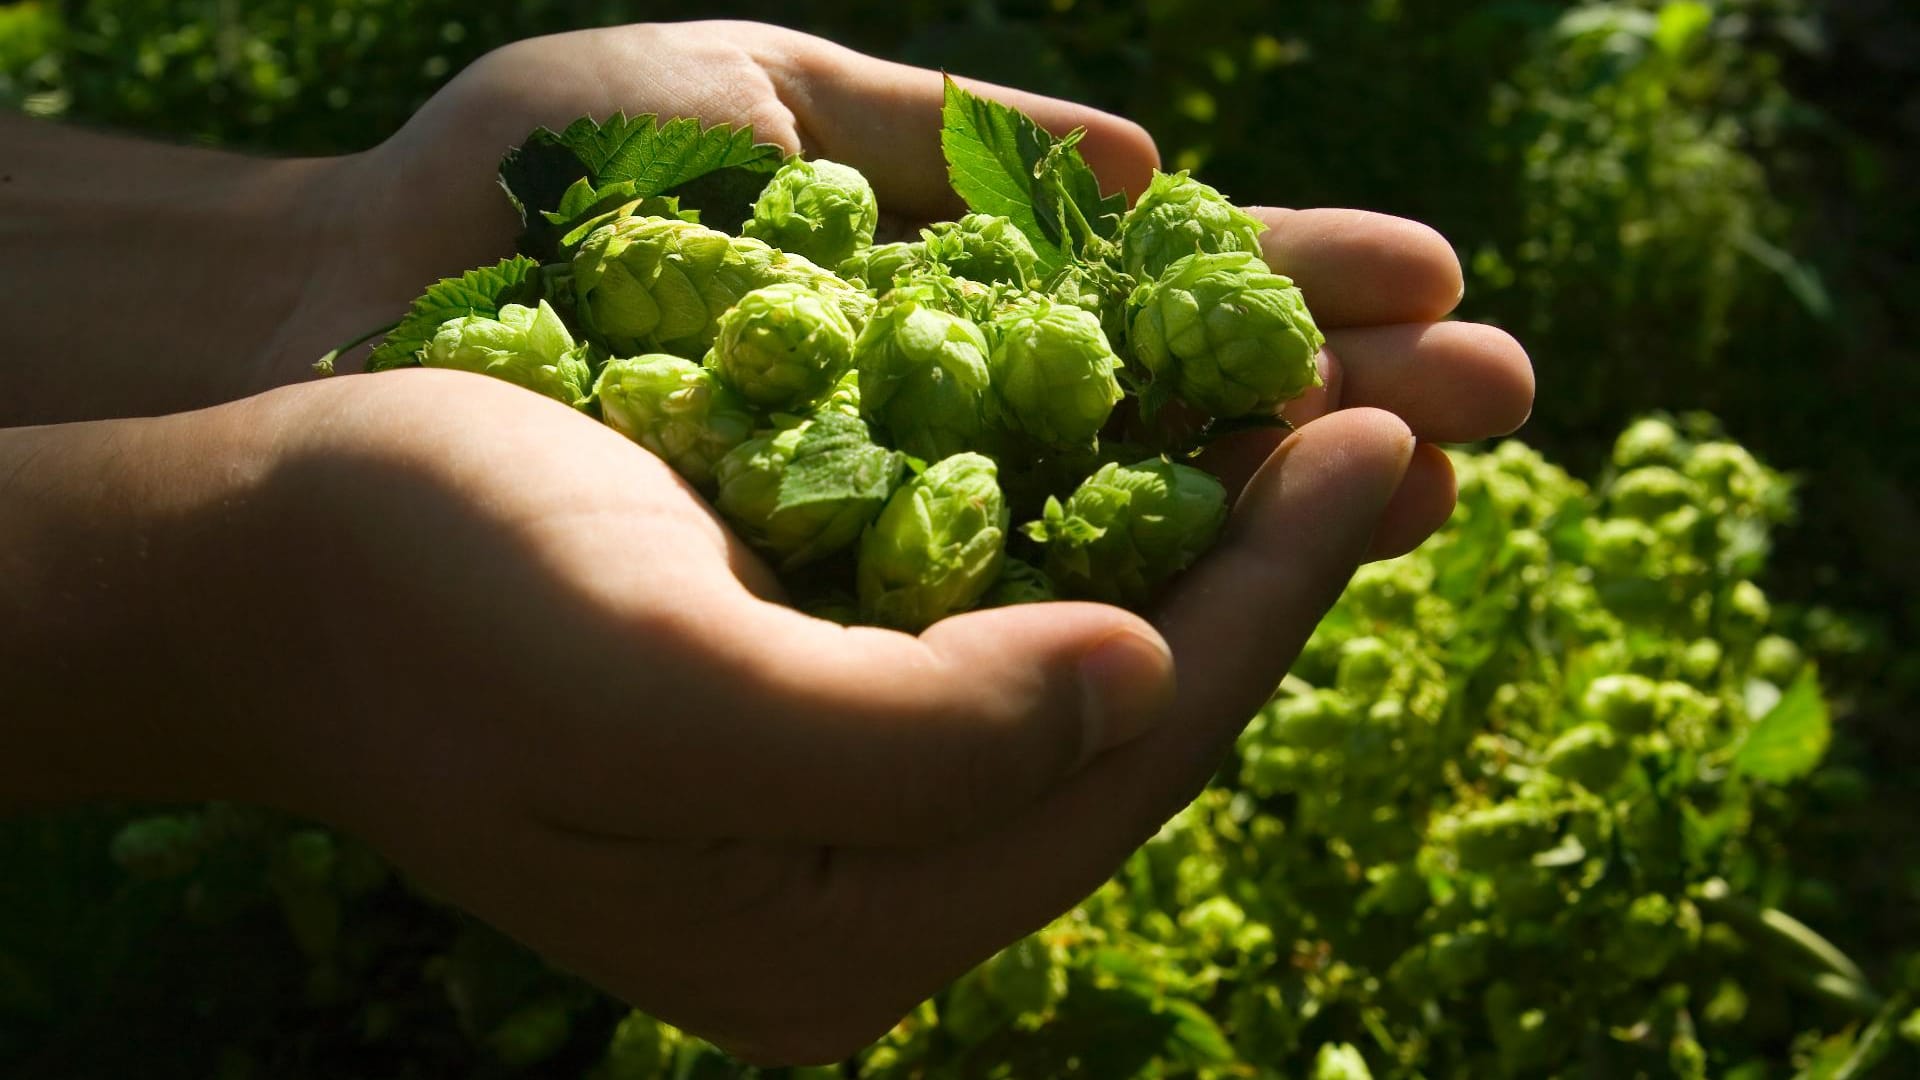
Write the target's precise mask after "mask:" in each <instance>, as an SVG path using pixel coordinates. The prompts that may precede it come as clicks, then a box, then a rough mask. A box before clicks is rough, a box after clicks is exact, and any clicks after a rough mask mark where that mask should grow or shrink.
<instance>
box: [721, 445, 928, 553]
mask: <svg viewBox="0 0 1920 1080" xmlns="http://www.w3.org/2000/svg"><path fill="white" fill-rule="evenodd" d="M850 422H851V423H853V424H855V425H858V421H850ZM817 423H819V419H818V418H816V419H810V420H804V421H801V422H800V423H797V424H794V425H792V426H791V427H787V428H783V429H780V430H777V431H773V432H769V433H767V434H764V435H758V436H755V437H754V438H752V439H749V440H747V441H746V442H744V443H741V444H740V445H739V446H737V447H735V448H734V449H733V450H732V451H731V452H729V453H728V454H727V455H726V456H725V457H723V458H721V459H720V461H719V462H718V463H717V464H716V465H715V466H714V479H715V481H716V483H717V485H718V489H719V494H718V496H717V497H716V498H715V500H714V506H715V508H716V509H718V510H719V511H720V514H721V516H723V517H725V518H726V519H727V522H728V523H729V524H730V525H732V526H733V527H734V529H735V530H737V531H738V532H739V533H740V535H741V536H742V537H744V538H745V539H746V540H747V542H748V543H750V544H752V545H753V546H754V547H755V548H756V549H758V550H759V551H761V552H762V553H764V554H765V555H767V556H768V557H769V558H771V559H773V560H775V562H776V564H777V565H778V567H779V568H780V569H781V570H794V569H798V568H799V567H802V566H806V565H807V564H809V563H813V562H817V561H819V560H821V559H823V558H825V557H827V556H829V555H832V554H833V553H835V552H837V551H840V550H842V549H844V548H846V547H848V546H850V545H851V544H852V543H853V542H854V541H855V540H857V539H859V537H860V531H861V530H862V529H864V528H866V526H867V523H868V522H870V521H872V520H873V519H874V518H875V517H876V516H877V515H878V514H879V513H880V510H881V508H882V507H883V506H884V505H886V502H887V494H888V492H889V491H890V490H891V488H892V480H893V478H894V477H897V476H898V475H899V470H900V464H899V462H898V460H897V458H896V457H895V456H893V455H887V454H885V453H884V452H881V453H880V454H879V455H878V456H879V457H880V458H881V459H882V461H883V464H882V465H880V466H879V468H880V469H881V470H882V471H884V473H885V474H886V475H885V478H884V480H883V482H882V483H881V485H880V486H879V488H878V489H877V491H876V490H875V489H873V488H871V487H869V488H867V489H865V490H861V491H836V492H833V493H831V494H828V495H827V496H825V497H815V498H807V499H804V500H796V499H795V498H793V497H792V495H791V492H789V491H787V490H785V488H786V482H787V480H788V479H789V474H790V472H791V471H792V469H793V466H794V463H795V459H796V457H798V456H800V455H801V454H802V452H803V448H804V446H805V445H806V442H807V434H808V433H809V432H810V431H811V430H813V428H814V426H815V424H817ZM862 434H863V435H864V433H862ZM869 449H876V450H877V448H872V447H869Z"/></svg>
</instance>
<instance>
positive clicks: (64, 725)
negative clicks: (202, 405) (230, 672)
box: [0, 407, 270, 808]
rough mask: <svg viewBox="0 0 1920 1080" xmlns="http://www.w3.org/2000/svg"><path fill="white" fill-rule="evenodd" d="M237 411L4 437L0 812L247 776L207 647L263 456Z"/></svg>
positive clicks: (0, 456)
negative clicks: (224, 546)
mask: <svg viewBox="0 0 1920 1080" xmlns="http://www.w3.org/2000/svg"><path fill="white" fill-rule="evenodd" d="M234 413H235V410H234V409H233V408H232V407H229V409H227V410H215V411H212V412H203V413H194V414H186V415H181V416H169V417H163V418H159V419H152V420H146V419H137V420H114V421H97V422H90V423H75V424H63V425H54V426H45V427H30V428H14V429H8V430H0V808H6V807H9V806H14V807H17V806H22V805H31V804H36V803H49V802H61V801H68V800H73V799H80V798H88V797H97V796H142V797H172V796H189V795H213V794H216V793H220V792H221V791H222V789H223V787H224V786H225V785H226V778H227V777H231V776H233V775H236V771H235V770H234V769H233V767H232V765H231V763H230V761H229V760H228V758H229V757H230V755H231V754H232V753H233V752H234V751H233V748H232V746H231V745H230V740H226V739H223V738H222V737H220V736H219V735H217V734H216V732H217V731H218V729H219V720H220V718H219V716H218V712H219V709H218V708H217V707H216V706H215V704H214V701H215V699H214V696H213V695H212V694H211V693H210V692H209V691H210V688H209V686H208V683H209V681H210V680H209V679H208V677H207V674H206V673H207V672H208V671H209V670H211V668H210V665H209V664H208V663H206V662H205V657H204V655H203V653H204V649H202V648H201V647H200V645H199V643H201V642H204V641H207V640H210V639H209V638H208V636H207V635H206V633H205V631H206V629H207V627H206V626H205V625H204V624H205V620H207V619H208V618H210V617H212V612H213V604H212V602H211V600H210V597H211V596H213V595H214V594H216V593H217V592H218V590H219V577H220V573H219V565H220V562H221V561H222V560H221V556H220V554H219V552H218V544H219V542H220V535H221V533H222V525H223V520H224V519H226V518H230V517H233V516H236V515H241V514H244V513H245V512H246V506H247V502H248V499H249V496H250V493H251V492H252V491H253V490H254V489H255V487H256V485H257V481H258V478H259V474H260V473H261V472H262V471H263V470H264V468H265V465H264V462H266V461H267V460H268V459H269V458H270V453H269V452H268V451H267V447H266V446H265V445H264V443H263V442H262V440H263V439H265V438H266V436H264V435H260V434H256V432H258V431H260V430H261V429H260V428H259V427H258V426H255V425H250V424H248V423H246V422H245V421H246V418H245V417H243V416H238V415H234Z"/></svg>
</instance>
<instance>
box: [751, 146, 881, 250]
mask: <svg viewBox="0 0 1920 1080" xmlns="http://www.w3.org/2000/svg"><path fill="white" fill-rule="evenodd" d="M879 220H880V205H879V203H877V202H875V201H874V197H873V187H872V186H871V185H869V184H868V183H867V178H866V177H864V176H862V175H860V171H859V170H858V169H855V168H853V167H851V166H848V165H841V164H839V163H838V162H833V161H827V160H824V159H821V158H816V159H814V160H812V161H802V160H800V159H799V158H794V159H793V160H791V161H788V162H787V163H786V164H784V165H782V166H780V169H779V171H778V172H776V173H774V174H773V178H772V179H770V180H768V181H767V186H766V189H765V190H763V191H761V193H760V198H759V199H758V200H757V201H756V202H755V203H754V204H753V217H752V219H751V220H749V221H748V222H747V223H746V224H745V225H744V226H742V227H741V229H740V232H741V233H742V234H743V235H745V236H751V237H753V238H754V239H756V240H764V241H766V242H767V243H769V244H771V245H773V246H774V247H777V248H779V249H780V250H782V251H788V252H792V253H794V254H796V255H803V256H805V257H806V258H808V259H810V260H812V261H813V262H816V263H819V264H820V265H821V266H838V265H839V264H840V263H841V262H843V261H845V260H846V259H847V258H848V257H849V256H851V255H852V254H853V253H854V252H856V251H859V250H860V249H862V248H864V247H866V246H868V245H869V244H872V243H873V229H874V226H875V225H876V224H878V222H879Z"/></svg>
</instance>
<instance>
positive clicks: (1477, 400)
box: [1199, 322, 1534, 491]
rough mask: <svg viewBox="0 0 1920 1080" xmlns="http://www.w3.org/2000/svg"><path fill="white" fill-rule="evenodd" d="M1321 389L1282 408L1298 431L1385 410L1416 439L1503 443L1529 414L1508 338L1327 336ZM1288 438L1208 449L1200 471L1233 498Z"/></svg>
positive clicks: (1433, 326)
mask: <svg viewBox="0 0 1920 1080" xmlns="http://www.w3.org/2000/svg"><path fill="white" fill-rule="evenodd" d="M1318 359H1319V364H1320V376H1321V384H1322V385H1320V386H1317V387H1314V388H1312V389H1310V390H1308V391H1307V392H1306V393H1304V394H1302V395H1300V396H1299V397H1298V398H1295V399H1294V400H1293V401H1291V402H1288V403H1287V406H1286V407H1285V408H1284V409H1282V410H1281V415H1282V416H1284V417H1286V418H1287V420H1288V421H1290V422H1291V423H1293V424H1294V425H1295V426H1299V425H1304V424H1307V423H1309V422H1311V421H1313V420H1315V419H1317V418H1318V417H1321V416H1325V415H1326V414H1327V413H1330V412H1333V411H1334V410H1336V409H1340V408H1347V407H1365V408H1376V409H1386V410H1387V411H1389V412H1392V413H1395V414H1396V415H1398V416H1399V417H1400V419H1401V420H1403V421H1405V422H1406V424H1407V427H1408V428H1410V429H1411V430H1412V431H1413V434H1414V435H1415V436H1416V437H1417V438H1420V439H1423V440H1429V441H1432V442H1476V441H1478V440H1480V439H1487V438H1492V437H1494V436H1496V435H1505V434H1509V433H1511V432H1512V431H1514V430H1515V429H1517V428H1518V427H1519V426H1520V425H1521V424H1523V423H1525V421H1526V419H1527V415H1528V413H1529V412H1530V411H1531V410H1532V408H1533V388H1534V378H1533V365H1532V363H1531V362H1530V361H1529V360H1528V359H1527V354H1526V351H1525V350H1524V349H1522V348H1521V347H1520V344H1519V342H1517V341H1515V340H1513V338H1512V337H1511V336H1509V335H1508V334H1507V333H1506V332H1505V331H1503V330H1500V329H1498V328H1496V327H1492V326H1482V325H1480V324H1477V323H1460V322H1442V323H1416V324H1411V325H1397V326H1376V327H1357V328H1354V329H1349V330H1335V331H1333V332H1332V333H1331V334H1329V335H1327V346H1326V348H1325V349H1323V350H1321V353H1320V356H1319V358H1318ZM1285 437H1286V433H1285V432H1284V431H1281V430H1271V431H1248V432H1241V433H1238V434H1235V435H1231V436H1228V437H1226V438H1222V439H1220V440H1218V441H1216V442H1214V443H1212V444H1211V445H1209V446H1208V447H1207V450H1206V452H1205V453H1204V454H1202V455H1201V456H1200V460H1199V464H1200V465H1201V466H1202V467H1203V468H1206V469H1207V470H1209V471H1210V472H1212V473H1213V474H1214V475H1215V476H1218V477H1219V478H1220V480H1221V482H1222V483H1223V484H1225V485H1226V486H1227V490H1228V491H1238V490H1240V488H1241V486H1242V485H1244V484H1245V483H1246V482H1247V479H1248V478H1249V477H1251V476H1252V475H1253V474H1254V472H1255V471H1257V470H1258V469H1259V468H1260V466H1261V465H1263V464H1264V463H1265V462H1266V459H1267V457H1268V456H1269V455H1270V454H1272V453H1273V452H1274V450H1276V449H1277V448H1278V447H1279V446H1280V442H1281V440H1282V439H1284V438H1285Z"/></svg>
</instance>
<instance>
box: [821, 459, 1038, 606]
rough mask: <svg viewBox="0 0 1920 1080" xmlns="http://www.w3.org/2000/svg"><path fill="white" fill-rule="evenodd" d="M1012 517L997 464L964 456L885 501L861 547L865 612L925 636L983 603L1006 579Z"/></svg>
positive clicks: (929, 471) (932, 469) (930, 470)
mask: <svg viewBox="0 0 1920 1080" xmlns="http://www.w3.org/2000/svg"><path fill="white" fill-rule="evenodd" d="M1007 525H1008V512H1007V503H1006V499H1005V498H1004V497H1003V496H1002V495H1001V493H1000V482H999V473H998V470H997V468H996V467H995V466H994V464H993V460H992V459H991V458H988V457H986V456H985V455H982V454H974V453H962V454H955V455H953V456H952V457H949V458H946V459H945V460H943V461H941V462H939V463H937V464H935V465H933V466H932V467H930V468H928V469H927V471H926V472H923V473H921V474H920V475H919V476H917V477H914V478H913V479H912V480H910V481H908V482H907V483H906V484H904V485H902V486H901V488H900V490H898V491H896V492H894V494H893V497H892V498H891V499H889V500H887V506H886V509H885V510H883V511H881V513H880V517H879V519H878V520H876V521H875V522H874V523H873V527H872V528H871V529H868V530H867V532H866V534H865V535H864V536H863V537H862V538H861V540H860V563H859V571H858V574H859V587H860V613H861V615H862V616H864V617H865V618H867V619H870V620H872V621H873V622H876V623H879V624H880V625H883V626H892V627H897V628H899V629H902V630H915V631H917V630H921V629H924V628H926V627H928V626H931V625H933V624H934V623H935V622H938V621H939V620H941V619H943V618H945V617H947V616H948V615H952V614H955V613H957V612H961V611H966V610H967V609H969V608H971V607H973V606H974V605H975V604H977V603H979V601H980V597H981V596H982V595H983V594H984V593H985V592H986V591H987V589H988V588H989V587H991V586H992V585H993V583H994V580H995V579H996V578H997V577H998V576H999V574H1000V567H1001V563H1002V561H1003V560H1004V558H1005V552H1006V541H1007Z"/></svg>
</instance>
